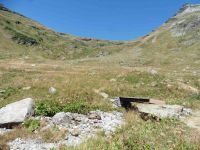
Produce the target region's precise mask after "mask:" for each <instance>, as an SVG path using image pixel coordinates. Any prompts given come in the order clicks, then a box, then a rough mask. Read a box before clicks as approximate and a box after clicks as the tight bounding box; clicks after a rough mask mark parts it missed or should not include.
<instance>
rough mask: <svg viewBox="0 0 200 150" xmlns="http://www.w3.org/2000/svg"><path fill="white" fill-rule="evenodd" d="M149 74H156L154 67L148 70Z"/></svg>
mask: <svg viewBox="0 0 200 150" xmlns="http://www.w3.org/2000/svg"><path fill="white" fill-rule="evenodd" d="M149 73H150V74H151V75H156V74H158V72H157V71H156V70H154V69H151V70H150V72H149Z"/></svg>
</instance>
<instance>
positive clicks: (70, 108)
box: [35, 100, 99, 117]
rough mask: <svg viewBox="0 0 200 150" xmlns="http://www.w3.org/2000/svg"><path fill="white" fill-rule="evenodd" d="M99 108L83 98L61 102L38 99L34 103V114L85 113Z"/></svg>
mask: <svg viewBox="0 0 200 150" xmlns="http://www.w3.org/2000/svg"><path fill="white" fill-rule="evenodd" d="M95 109H99V107H98V106H95V105H91V104H89V103H87V102H86V101H83V100H79V101H78V100H77V101H74V102H71V103H66V104H61V103H58V102H55V101H52V100H46V101H40V102H37V103H36V108H35V114H36V115H37V116H49V117H52V116H54V115H55V114H56V113H58V112H73V113H81V114H87V113H89V112H90V111H91V110H95Z"/></svg>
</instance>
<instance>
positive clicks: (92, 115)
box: [88, 114, 101, 120]
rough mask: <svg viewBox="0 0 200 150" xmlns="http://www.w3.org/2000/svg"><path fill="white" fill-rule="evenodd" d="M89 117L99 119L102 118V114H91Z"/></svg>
mask: <svg viewBox="0 0 200 150" xmlns="http://www.w3.org/2000/svg"><path fill="white" fill-rule="evenodd" d="M88 118H89V119H97V120H101V116H100V115H98V114H90V115H89V117H88Z"/></svg>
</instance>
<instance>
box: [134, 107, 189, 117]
mask: <svg viewBox="0 0 200 150" xmlns="http://www.w3.org/2000/svg"><path fill="white" fill-rule="evenodd" d="M136 108H137V109H138V111H139V112H140V113H141V114H142V117H144V118H143V119H148V118H146V116H147V115H151V116H155V117H158V118H161V119H162V118H176V119H180V118H181V117H184V116H187V115H190V114H191V113H192V111H191V110H190V109H187V108H184V107H183V106H180V105H155V104H138V105H137V106H136Z"/></svg>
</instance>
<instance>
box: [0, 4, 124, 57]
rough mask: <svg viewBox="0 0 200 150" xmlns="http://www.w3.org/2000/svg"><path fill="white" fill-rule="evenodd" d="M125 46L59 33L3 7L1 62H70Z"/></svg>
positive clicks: (97, 55)
mask: <svg viewBox="0 0 200 150" xmlns="http://www.w3.org/2000/svg"><path fill="white" fill-rule="evenodd" d="M123 46H124V43H123V42H113V41H103V40H97V39H91V38H80V37H75V36H71V35H67V34H63V33H57V32H54V31H53V30H50V29H48V28H47V27H44V26H43V25H41V24H38V23H37V22H35V21H33V20H31V19H29V18H27V17H24V16H22V15H20V14H18V13H16V12H13V11H10V10H8V9H7V8H5V7H3V6H0V58H1V59H6V58H7V59H10V58H27V59H28V58H32V59H33V58H48V59H58V60H69V59H78V58H87V57H101V56H106V55H110V54H111V53H114V52H118V51H120V50H121V47H123Z"/></svg>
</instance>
